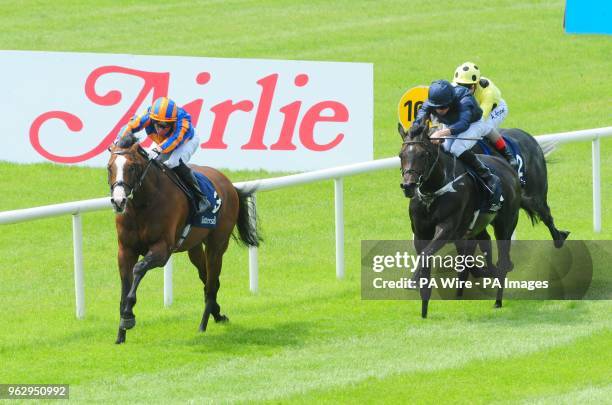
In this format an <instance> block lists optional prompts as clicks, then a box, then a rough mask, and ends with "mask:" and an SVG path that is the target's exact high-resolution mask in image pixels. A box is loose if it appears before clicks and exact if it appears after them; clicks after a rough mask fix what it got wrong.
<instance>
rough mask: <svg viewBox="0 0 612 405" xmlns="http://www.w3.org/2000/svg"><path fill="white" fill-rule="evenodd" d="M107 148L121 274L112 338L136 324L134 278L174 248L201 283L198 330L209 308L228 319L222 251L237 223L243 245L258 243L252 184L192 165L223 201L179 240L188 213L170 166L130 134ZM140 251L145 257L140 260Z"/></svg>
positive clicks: (136, 281)
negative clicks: (240, 185)
mask: <svg viewBox="0 0 612 405" xmlns="http://www.w3.org/2000/svg"><path fill="white" fill-rule="evenodd" d="M109 150H110V152H111V157H110V160H109V162H108V184H109V185H110V188H111V203H112V205H113V208H114V210H115V212H116V213H117V215H116V219H115V223H116V226H117V238H118V240H119V252H118V262H119V274H120V276H121V304H120V307H119V313H120V319H121V320H120V322H119V331H118V335H117V341H116V343H123V342H125V335H126V330H127V329H131V328H133V327H134V326H135V325H136V317H135V316H134V312H133V311H132V310H133V308H134V305H135V304H136V290H137V289H138V284H139V283H140V282H141V281H142V278H143V277H144V275H145V274H146V273H147V271H148V270H150V269H153V268H155V267H162V266H164V265H165V264H166V262H167V261H168V259H169V258H170V255H171V254H172V253H174V252H184V251H188V252H189V259H190V260H191V263H193V265H194V266H195V267H196V268H197V269H198V273H199V275H200V279H201V280H202V283H204V301H205V307H204V314H203V315H202V322H201V323H200V331H202V332H204V331H205V330H206V326H207V325H208V319H209V317H210V315H211V314H212V316H213V317H214V319H215V322H224V321H227V320H228V318H227V317H226V316H225V315H221V307H220V306H219V304H218V303H217V293H218V291H219V287H220V283H219V274H220V273H221V265H222V260H223V254H224V253H225V251H226V249H227V247H228V244H229V239H230V236H232V234H233V232H234V227H235V226H237V228H238V236H236V235H234V239H236V240H237V241H239V242H242V243H243V244H245V245H247V246H258V245H259V242H260V240H261V238H260V236H259V234H258V232H257V229H256V221H255V217H254V211H253V210H252V209H251V207H250V205H249V201H250V200H249V196H250V195H251V194H252V193H253V192H254V191H255V190H250V191H249V192H244V191H240V190H237V189H236V188H234V186H233V184H232V183H231V182H230V180H229V179H228V178H227V177H225V176H224V175H223V174H222V173H221V172H219V171H217V170H215V169H212V168H210V167H200V166H193V168H194V170H196V171H198V172H200V173H203V174H204V175H206V177H208V178H209V179H210V180H211V181H212V183H213V185H214V187H215V189H216V191H217V194H218V196H219V197H220V198H221V200H222V204H221V208H220V209H219V212H218V221H217V226H216V228H214V229H208V228H199V227H192V228H191V230H190V231H189V233H188V235H187V237H186V238H184V240H182V242H181V239H183V238H182V237H181V234H182V232H183V229H184V227H185V225H186V223H187V222H188V220H189V215H190V214H189V213H190V209H189V200H188V198H187V196H186V195H185V193H184V192H183V191H181V190H180V189H179V187H178V186H177V184H176V183H175V182H174V181H173V178H172V177H171V176H172V175H173V173H171V170H170V169H168V168H167V167H166V166H164V165H163V164H162V163H159V162H157V161H156V160H151V159H149V157H148V156H147V153H146V151H144V149H142V147H140V145H139V144H138V142H137V138H136V137H134V136H126V137H123V138H122V139H121V140H120V142H119V143H118V144H117V145H114V146H111V148H109ZM203 245H204V246H203ZM204 247H205V248H204ZM140 256H143V257H142V259H141V260H138V258H139V257H140Z"/></svg>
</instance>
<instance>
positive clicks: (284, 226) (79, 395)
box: [0, 0, 612, 404]
mask: <svg viewBox="0 0 612 405" xmlns="http://www.w3.org/2000/svg"><path fill="white" fill-rule="evenodd" d="M28 3H30V4H28ZM71 3H72V2H68V1H59V2H54V3H49V4H45V3H41V2H16V1H12V2H4V3H3V5H2V7H1V9H2V13H1V17H0V23H1V26H2V31H3V34H2V36H0V47H1V48H2V49H25V50H29V49H32V50H54V51H79V52H110V53H134V54H160V55H194V56H215V57H257V58H278V59H304V60H336V61H360V62H372V63H374V71H375V83H374V85H375V91H374V98H375V106H374V107H375V127H374V131H375V134H374V136H375V145H374V146H375V149H374V150H375V157H376V158H383V157H389V156H394V155H396V154H397V152H398V151H399V146H400V145H399V143H400V139H399V136H398V135H397V132H396V126H397V119H396V110H395V108H396V105H397V101H398V100H399V97H400V96H401V95H402V93H403V91H405V90H406V89H407V88H409V87H412V86H413V85H417V84H427V83H428V82H429V81H431V80H433V79H437V78H441V77H446V78H448V77H450V75H451V73H452V72H453V70H454V68H455V66H456V65H458V64H459V63H461V62H463V61H465V60H472V61H475V62H477V63H478V64H479V65H480V66H481V68H482V70H483V71H484V73H485V75H486V76H489V77H491V78H492V79H493V80H494V81H495V82H496V84H498V86H499V87H500V88H501V89H502V92H503V95H504V98H505V99H506V101H507V102H508V104H509V106H510V114H509V117H508V119H507V121H506V126H508V127H511V126H516V127H520V128H523V129H525V130H527V131H529V132H531V133H533V134H543V133H553V132H562V131H569V130H574V129H585V128H595V127H601V126H609V125H611V121H610V106H611V105H612V81H611V80H609V79H610V72H612V60H611V59H610V57H609V56H610V54H612V42H611V41H612V39H611V38H610V37H605V36H588V35H587V36H569V35H566V34H564V33H563V31H562V19H563V6H564V2H563V1H560V0H558V1H525V0H523V1H517V0H512V1H495V2H491V1H473V2H470V3H469V5H468V4H467V3H466V4H464V3H463V2H452V1H437V2H435V3H432V4H435V5H429V4H428V3H427V2H421V1H419V2H416V1H415V2H385V3H382V2H374V1H372V2H355V1H342V2H333V4H334V5H333V6H331V5H330V2H329V1H311V2H308V3H304V4H296V3H295V2H261V1H258V2H243V1H227V2H209V3H208V4H201V5H193V4H191V3H192V2H180V3H176V4H172V2H159V3H158V2H142V3H140V2H127V3H126V4H125V6H122V7H119V6H118V4H117V3H115V2H112V1H104V2H97V4H96V5H95V6H93V5H91V4H89V5H87V4H85V3H84V4H80V5H71ZM3 79H4V80H10V78H3ZM6 102H10V97H9V99H8V100H6ZM4 119H10V117H4ZM3 147H10V145H4V146H3ZM200 153H203V152H200ZM553 160H554V161H555V163H553V164H551V165H550V166H549V183H550V192H549V201H550V205H551V207H552V210H553V215H554V217H555V219H556V222H557V224H558V227H559V228H561V229H569V230H571V231H572V234H571V238H573V239H612V204H611V202H612V187H611V186H610V184H611V181H612V180H611V179H612V142H611V141H604V142H602V199H603V228H604V231H603V232H602V233H600V234H595V233H593V231H592V219H591V218H592V207H591V180H590V179H591V167H590V145H589V144H588V143H582V144H568V145H565V146H563V147H562V148H561V149H560V150H558V151H557V152H555V154H554V155H553ZM228 175H229V176H230V178H232V179H233V180H234V181H238V180H245V179H254V178H260V177H267V176H272V175H275V174H274V173H252V172H251V173H247V172H229V173H228ZM0 179H2V180H1V181H2V198H1V199H0V210H7V209H16V208H25V207H32V206H38V205H44V204H50V203H59V202H67V201H74V200H81V199H88V198H97V197H102V196H105V195H106V194H107V193H108V189H107V185H106V173H105V171H104V170H103V169H86V168H76V167H59V166H53V165H48V164H44V165H32V166H18V165H14V164H8V163H0ZM399 181H400V176H399V173H398V171H395V170H388V171H384V172H379V173H375V174H368V175H362V176H358V177H354V178H350V179H347V180H346V181H345V215H346V218H345V223H346V224H345V225H346V229H345V235H346V247H345V248H346V279H345V280H343V281H338V280H336V279H335V274H334V266H335V262H334V230H333V226H334V225H333V185H332V183H331V182H328V183H319V184H314V185H308V186H301V187H297V188H291V189H286V190H282V191H273V192H266V193H261V194H259V195H258V204H259V212H260V216H261V224H262V225H263V232H264V236H265V238H266V241H265V244H264V245H263V247H262V249H261V250H260V269H261V274H260V289H261V292H260V293H259V294H258V295H252V294H250V293H249V291H248V270H247V266H248V265H247V251H246V249H243V248H239V247H237V246H236V245H235V244H232V245H231V246H230V249H229V251H228V253H227V254H226V256H225V258H224V268H223V273H222V277H221V283H222V285H221V290H220V293H219V302H220V304H221V306H222V311H223V312H224V313H226V314H227V315H228V316H229V318H230V319H231V322H230V323H229V324H228V325H216V324H212V325H210V326H209V330H208V331H207V332H206V334H205V335H203V334H199V333H197V327H198V324H199V320H200V317H201V313H202V310H203V296H202V286H201V283H200V281H199V279H198V277H197V272H196V270H195V269H194V268H192V267H191V265H190V264H188V259H187V256H186V255H183V254H182V255H179V256H176V257H175V274H174V289H175V290H174V292H175V302H174V305H173V306H172V307H171V308H170V309H164V308H163V305H162V271H161V270H156V271H151V272H149V274H148V275H147V277H146V278H145V279H144V281H143V283H142V284H141V287H140V289H139V296H138V304H137V305H136V307H135V313H136V316H137V320H138V324H137V326H136V328H135V329H133V330H132V331H130V332H129V333H128V339H127V344H126V345H123V346H115V345H114V344H113V342H114V339H115V333H116V329H117V325H118V306H119V295H120V283H119V277H118V272H117V268H116V250H117V246H116V236H115V230H114V221H113V214H112V213H111V212H97V213H91V214H86V215H85V216H84V218H83V228H84V235H85V240H84V257H85V283H86V305H87V317H86V319H85V320H82V321H78V320H76V319H75V318H74V287H73V285H74V281H73V274H72V239H71V238H72V236H71V221H70V218H69V217H62V218H55V219H48V220H40V221H36V222H31V223H25V224H16V225H5V226H2V228H1V231H0V288H1V289H2V293H1V294H0V308H2V310H1V311H0V313H1V315H0V324H1V327H0V365H1V367H0V383H69V384H71V387H70V397H71V399H73V400H75V399H76V400H80V401H83V402H85V401H92V400H98V401H100V402H104V403H108V402H119V401H122V402H124V401H126V400H130V401H136V402H145V401H146V402H147V403H167V402H173V401H177V402H179V401H180V402H185V401H193V402H197V403H199V402H202V401H209V400H215V401H223V402H226V401H234V400H241V401H253V400H265V399H268V400H275V401H283V402H284V401H296V402H306V401H308V402H311V401H313V400H315V401H320V400H326V401H329V402H338V401H343V402H361V401H371V402H382V401H396V402H397V401H410V402H422V403H431V402H438V401H441V400H442V401H444V402H458V403H462V402H463V403H471V404H472V403H481V402H482V403H484V402H517V401H524V402H530V403H531V402H537V403H539V402H542V403H555V404H557V403H564V402H567V403H576V402H582V401H587V402H597V403H602V402H607V401H609V400H610V397H611V395H612V383H611V381H612V367H610V364H612V349H611V347H612V315H611V311H612V303H610V302H607V301H600V302H561V301H553V302H530V301H506V302H505V306H504V308H503V309H501V310H493V308H492V306H493V303H492V302H487V301H480V302H432V303H431V305H430V317H429V319H427V320H425V321H424V320H421V319H420V317H419V311H420V304H419V303H417V302H394V301H389V302H372V301H362V300H361V299H360V274H359V268H360V267H359V266H360V258H359V257H360V241H361V240H362V239H409V238H410V237H411V234H410V230H409V229H410V224H409V220H408V217H407V203H408V201H407V200H406V199H405V198H404V197H403V195H402V193H401V191H400V189H399ZM518 237H519V238H520V239H548V238H549V235H548V231H547V230H546V228H545V227H544V226H543V225H539V226H537V227H535V228H532V227H531V225H530V224H529V222H528V219H527V218H526V216H525V215H524V214H521V222H520V223H519V228H518ZM597 260H600V261H601V262H603V263H606V262H607V263H609V262H610V260H612V258H611V257H599V258H597Z"/></svg>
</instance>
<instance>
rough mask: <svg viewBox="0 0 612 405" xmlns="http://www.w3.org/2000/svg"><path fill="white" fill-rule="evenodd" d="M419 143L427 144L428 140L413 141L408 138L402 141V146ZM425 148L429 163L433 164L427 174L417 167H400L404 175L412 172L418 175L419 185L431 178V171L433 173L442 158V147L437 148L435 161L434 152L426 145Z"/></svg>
mask: <svg viewBox="0 0 612 405" xmlns="http://www.w3.org/2000/svg"><path fill="white" fill-rule="evenodd" d="M417 144H422V145H426V142H425V141H411V140H407V141H404V142H403V143H402V146H403V145H417ZM423 149H425V155H426V157H427V164H430V163H431V165H430V167H429V171H428V172H427V175H426V176H423V173H421V172H419V171H417V170H415V169H404V168H401V169H400V170H401V172H402V177H403V176H405V175H406V174H412V175H415V176H418V179H417V187H421V185H422V184H423V183H425V182H426V181H427V180H428V179H429V177H430V176H431V173H433V170H434V168H435V167H436V164H437V163H438V160H439V159H440V148H439V147H438V148H436V150H437V153H436V158H435V160H434V161H433V162H431V156H432V155H433V153H432V152H430V151H429V150H428V148H427V147H426V146H424V147H423Z"/></svg>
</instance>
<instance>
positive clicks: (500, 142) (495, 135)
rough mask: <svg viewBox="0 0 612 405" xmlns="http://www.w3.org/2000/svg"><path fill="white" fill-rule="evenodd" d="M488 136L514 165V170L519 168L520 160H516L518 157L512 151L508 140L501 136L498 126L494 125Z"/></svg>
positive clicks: (511, 164)
mask: <svg viewBox="0 0 612 405" xmlns="http://www.w3.org/2000/svg"><path fill="white" fill-rule="evenodd" d="M487 138H488V139H490V140H491V142H492V143H493V144H494V145H495V149H497V151H498V152H499V153H501V155H502V156H503V157H504V158H505V159H506V160H507V161H508V163H509V164H510V166H512V168H513V169H514V170H518V162H517V161H516V158H515V157H514V155H513V154H512V152H510V149H509V148H508V145H507V144H506V141H505V140H504V138H503V137H502V136H501V134H500V133H499V131H498V130H497V128H495V127H493V128H492V129H491V132H489V135H487Z"/></svg>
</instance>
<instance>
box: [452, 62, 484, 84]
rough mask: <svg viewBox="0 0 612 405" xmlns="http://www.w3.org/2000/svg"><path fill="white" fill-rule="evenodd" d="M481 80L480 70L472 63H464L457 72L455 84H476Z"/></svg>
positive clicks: (454, 79) (454, 78)
mask: <svg viewBox="0 0 612 405" xmlns="http://www.w3.org/2000/svg"><path fill="white" fill-rule="evenodd" d="M478 80H480V69H478V66H476V65H475V64H474V63H472V62H465V63H462V64H461V65H460V66H459V67H458V68H457V69H456V70H455V76H454V77H453V83H457V84H474V83H478Z"/></svg>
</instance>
